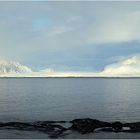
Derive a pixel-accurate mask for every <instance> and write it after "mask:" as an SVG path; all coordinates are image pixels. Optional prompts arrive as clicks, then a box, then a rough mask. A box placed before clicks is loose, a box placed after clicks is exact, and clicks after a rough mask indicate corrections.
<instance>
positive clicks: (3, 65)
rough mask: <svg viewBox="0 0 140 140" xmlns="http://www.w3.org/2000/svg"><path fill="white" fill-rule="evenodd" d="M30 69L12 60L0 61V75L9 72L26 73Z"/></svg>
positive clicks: (9, 73) (8, 73)
mask: <svg viewBox="0 0 140 140" xmlns="http://www.w3.org/2000/svg"><path fill="white" fill-rule="evenodd" d="M31 72H32V70H31V69H30V68H28V67H27V66H25V65H22V64H20V63H18V62H14V61H5V60H4V61H3V60H1V61H0V76H1V75H11V74H26V73H31Z"/></svg>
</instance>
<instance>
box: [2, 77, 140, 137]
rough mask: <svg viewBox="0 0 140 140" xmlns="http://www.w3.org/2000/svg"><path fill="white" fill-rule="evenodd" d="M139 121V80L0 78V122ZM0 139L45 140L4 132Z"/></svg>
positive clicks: (26, 133)
mask: <svg viewBox="0 0 140 140" xmlns="http://www.w3.org/2000/svg"><path fill="white" fill-rule="evenodd" d="M77 118H93V119H99V120H102V121H121V122H136V121H140V78H71V77H69V78H0V122H9V121H20V122H31V121H46V120H53V121H56V120H66V121H69V120H73V119H77ZM0 138H1V139H9V138H10V139H11V138H12V139H47V138H49V137H48V136H47V134H45V133H42V132H37V131H21V130H3V129H0ZM61 138H62V139H67V138H69V139H93V138H95V139H102V138H104V139H105V138H107V139H108V138H111V139H114V138H115V139H122V138H133V139H134V138H140V133H123V132H121V133H113V132H100V133H90V134H85V135H81V134H78V133H76V132H74V133H70V134H68V135H65V136H63V137H61Z"/></svg>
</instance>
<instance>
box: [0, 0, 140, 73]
mask: <svg viewBox="0 0 140 140" xmlns="http://www.w3.org/2000/svg"><path fill="white" fill-rule="evenodd" d="M139 56H140V2H139V1H137V2H130V1H124V2H119V1H116V2H111V1H108V2H107V1H106V2H105V1H99V2H97V1H77V2H76V1H42V2H39V1H34V2H31V1H30V2H29V1H22V2H18V1H14V2H10V1H5V2H4V1H0V60H12V61H17V62H20V63H22V64H25V65H26V66H28V67H30V68H31V69H33V70H34V71H39V70H44V69H48V68H50V69H53V70H56V71H64V72H66V71H73V72H98V71H104V70H106V68H108V67H110V66H111V67H113V66H114V64H115V67H116V63H117V66H119V67H120V64H122V62H124V61H125V60H126V59H128V60H129V59H131V60H132V62H133V61H135V60H134V59H136V61H137V60H138V61H140V57H139ZM118 64H119V65H118ZM138 65H139V62H138ZM131 66H133V65H131ZM125 68H126V67H125ZM127 68H128V67H127ZM130 69H131V68H130ZM132 71H134V70H133V69H132ZM138 71H139V69H138Z"/></svg>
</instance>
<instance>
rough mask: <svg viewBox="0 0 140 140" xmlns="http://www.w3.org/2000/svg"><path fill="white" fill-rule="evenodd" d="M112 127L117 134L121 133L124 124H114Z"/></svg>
mask: <svg viewBox="0 0 140 140" xmlns="http://www.w3.org/2000/svg"><path fill="white" fill-rule="evenodd" d="M111 126H112V128H113V131H115V132H121V131H122V128H123V124H122V123H121V122H113V123H112V124H111Z"/></svg>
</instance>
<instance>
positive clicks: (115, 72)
mask: <svg viewBox="0 0 140 140" xmlns="http://www.w3.org/2000/svg"><path fill="white" fill-rule="evenodd" d="M0 77H140V56H133V57H130V58H127V59H123V60H120V61H118V62H115V63H113V64H110V65H107V66H106V67H105V68H104V69H103V70H102V71H98V72H94V71H93V72H82V71H81V72H80V71H56V70H53V69H50V68H47V69H45V70H40V71H36V72H35V71H33V70H32V69H31V68H29V67H27V66H25V65H22V64H20V63H19V62H15V61H0Z"/></svg>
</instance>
